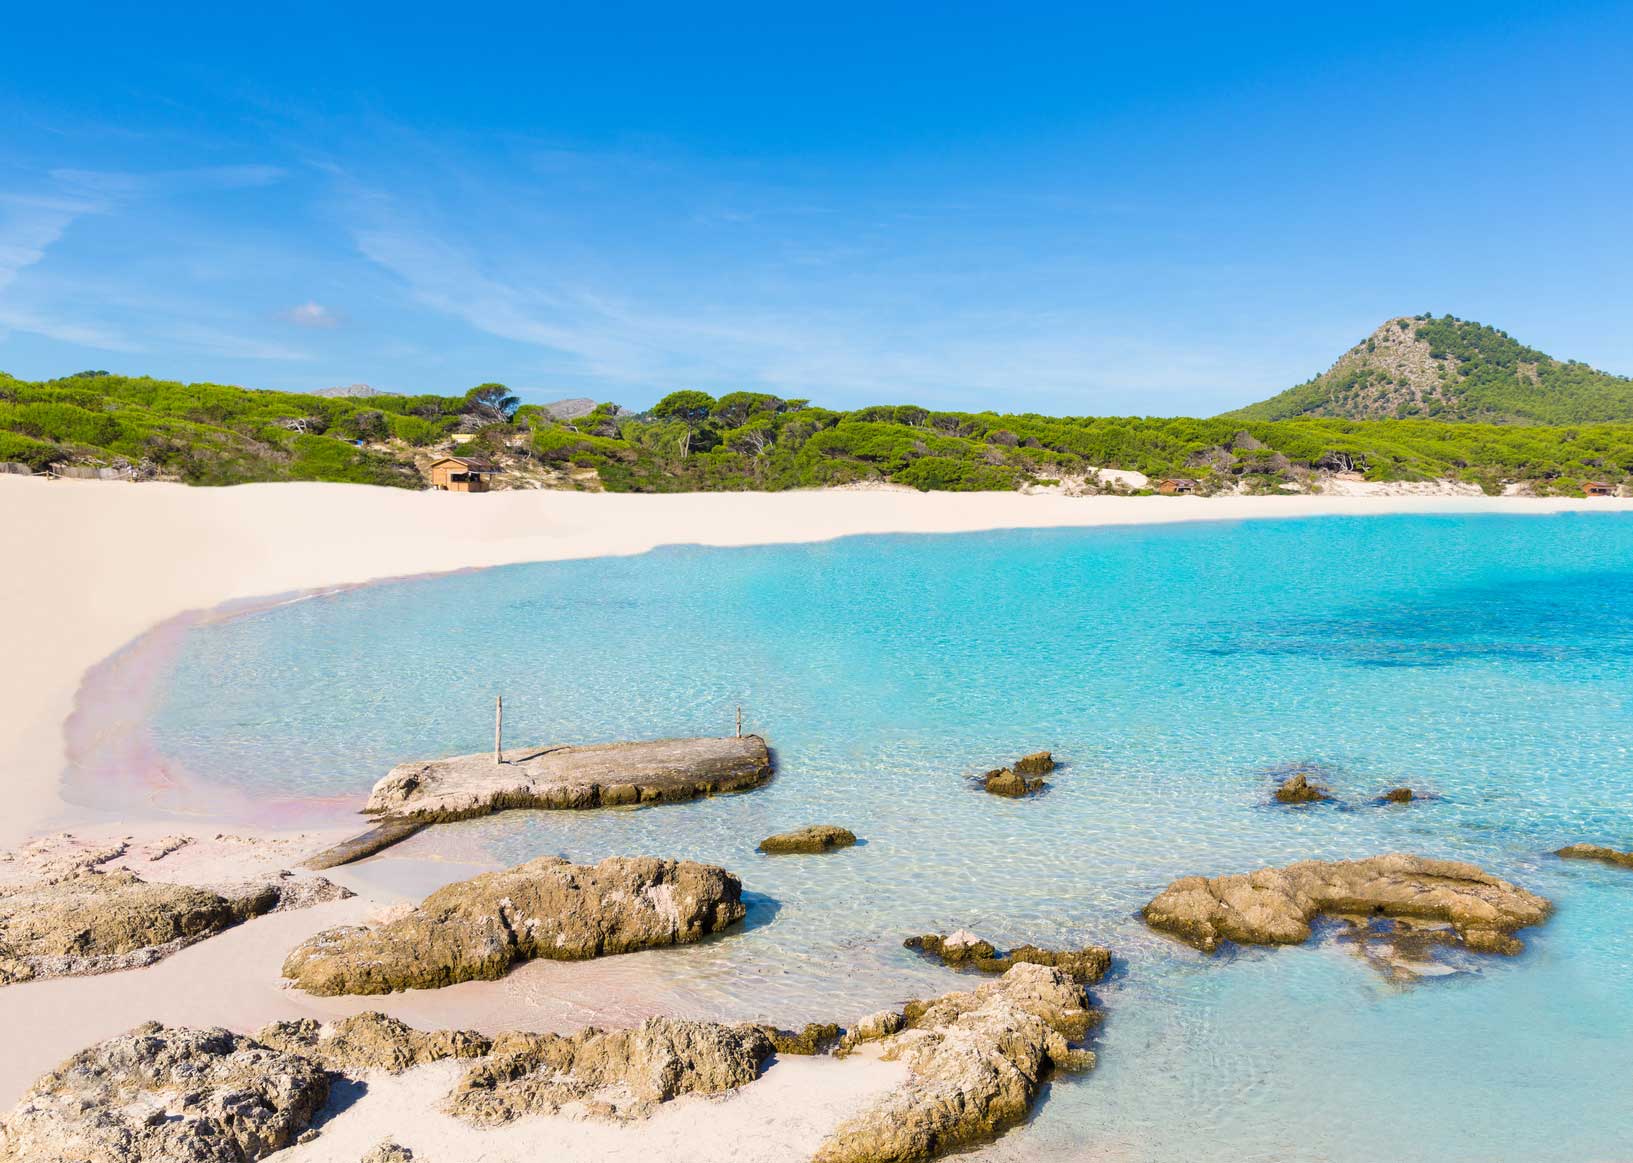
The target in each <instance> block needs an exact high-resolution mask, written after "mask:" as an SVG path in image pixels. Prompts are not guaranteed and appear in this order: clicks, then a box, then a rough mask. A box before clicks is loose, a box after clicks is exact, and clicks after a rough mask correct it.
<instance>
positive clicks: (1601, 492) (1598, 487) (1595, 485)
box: [1582, 481, 1616, 497]
mask: <svg viewBox="0 0 1633 1163" xmlns="http://www.w3.org/2000/svg"><path fill="white" fill-rule="evenodd" d="M1582 495H1583V496H1587V497H1614V496H1615V495H1616V489H1615V487H1614V486H1612V485H1607V484H1606V483H1605V482H1604V481H1583V482H1582Z"/></svg>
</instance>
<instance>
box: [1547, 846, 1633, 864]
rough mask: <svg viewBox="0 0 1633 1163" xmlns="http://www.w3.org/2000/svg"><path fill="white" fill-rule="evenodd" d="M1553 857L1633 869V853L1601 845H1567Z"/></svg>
mask: <svg viewBox="0 0 1633 1163" xmlns="http://www.w3.org/2000/svg"><path fill="white" fill-rule="evenodd" d="M1554 855H1555V856H1558V857H1560V858H1562V859H1565V860H1598V861H1600V862H1602V863H1604V864H1617V865H1620V866H1621V867H1623V868H1633V852H1621V851H1618V850H1617V849H1615V848H1607V847H1605V845H1603V844H1567V845H1565V847H1563V848H1561V849H1559V850H1558V851H1557V852H1555V853H1554Z"/></svg>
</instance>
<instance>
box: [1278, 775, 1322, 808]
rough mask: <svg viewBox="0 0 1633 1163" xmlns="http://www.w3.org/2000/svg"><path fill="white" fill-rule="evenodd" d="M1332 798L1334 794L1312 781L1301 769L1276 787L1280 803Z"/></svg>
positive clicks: (1301, 802)
mask: <svg viewBox="0 0 1633 1163" xmlns="http://www.w3.org/2000/svg"><path fill="white" fill-rule="evenodd" d="M1330 799H1332V795H1331V794H1330V793H1329V792H1328V791H1327V789H1326V788H1324V787H1318V786H1316V785H1315V784H1313V783H1311V782H1310V781H1309V779H1308V778H1307V777H1306V776H1305V774H1304V773H1303V772H1302V771H1301V772H1298V773H1297V774H1296V775H1290V776H1288V777H1287V779H1286V780H1285V781H1284V782H1283V783H1282V785H1281V786H1280V787H1278V788H1277V789H1276V802H1277V803H1279V804H1317V803H1321V802H1322V801H1324V800H1330Z"/></svg>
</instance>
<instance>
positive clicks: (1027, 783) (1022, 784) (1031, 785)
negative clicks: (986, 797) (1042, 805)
mask: <svg viewBox="0 0 1633 1163" xmlns="http://www.w3.org/2000/svg"><path fill="white" fill-rule="evenodd" d="M981 786H982V788H984V789H985V790H986V791H987V792H988V794H990V795H995V796H1007V797H1008V798H1009V799H1012V800H1018V799H1021V798H1023V797H1025V796H1030V795H1036V794H1037V793H1038V792H1040V791H1042V790H1043V789H1044V788H1045V787H1047V786H1049V785H1048V784H1046V783H1044V782H1043V780H1041V779H1027V778H1026V777H1025V776H1024V775H1022V774H1020V772H1018V771H1016V770H1014V769H1013V768H1009V767H1000V768H998V769H997V770H995V771H989V772H987V773H986V775H984V776H982V777H981Z"/></svg>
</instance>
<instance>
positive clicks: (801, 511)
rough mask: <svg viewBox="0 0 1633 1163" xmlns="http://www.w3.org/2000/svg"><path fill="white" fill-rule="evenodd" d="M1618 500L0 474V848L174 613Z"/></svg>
mask: <svg viewBox="0 0 1633 1163" xmlns="http://www.w3.org/2000/svg"><path fill="white" fill-rule="evenodd" d="M1629 507H1633V501H1625V500H1613V499H1604V500H1594V501H1566V500H1549V501H1542V500H1533V499H1525V498H1484V497H1304V496H1300V497H1230V498H1209V499H1202V498H1190V497H1187V498H1164V497H1131V498H1119V497H1062V496H1023V495H1019V494H1014V493H974V494H969V493H963V494H960V493H915V492H909V491H899V490H833V491H827V492H795V493H782V494H765V493H695V494H681V495H672V496H627V495H624V496H620V495H607V494H587V493H557V492H508V493H492V494H486V495H481V496H466V495H455V494H449V493H409V492H402V491H398V490H394V489H376V488H368V487H365V486H354V485H326V484H274V485H245V486H240V487H237V488H230V489H193V488H187V487H185V486H181V485H162V484H144V485H127V484H120V483H111V482H108V483H103V482H89V481H86V482H70V481H54V482H51V481H41V480H31V479H28V478H22V477H0V537H3V538H4V542H5V544H6V545H7V546H8V547H14V549H13V552H12V553H11V554H8V557H9V559H10V560H9V562H8V568H7V569H5V570H4V571H0V602H3V604H4V608H5V609H6V610H7V611H8V612H10V614H11V617H10V619H9V624H8V628H7V631H8V641H7V649H6V652H5V662H6V665H5V666H4V667H3V668H0V700H3V702H0V705H4V706H5V707H6V708H7V714H6V716H5V717H4V721H3V723H0V779H3V781H4V788H5V795H6V804H7V808H8V810H7V812H5V813H3V814H0V844H12V843H15V842H17V841H18V840H19V839H21V838H23V837H24V836H26V835H30V834H33V833H36V832H38V831H40V830H42V829H43V828H45V827H48V826H50V825H52V824H53V823H58V822H74V817H75V815H76V814H77V813H74V812H71V811H70V810H69V809H68V808H67V807H66V805H64V804H63V803H62V801H61V799H60V798H59V796H58V794H57V781H58V777H59V774H60V772H61V770H62V767H63V759H64V756H63V744H62V724H63V722H64V720H65V719H66V718H67V716H68V714H69V713H70V711H71V710H72V708H73V704H74V699H75V695H76V692H77V691H78V689H79V686H80V682H81V679H82V676H83V675H84V674H85V672H86V671H87V670H88V669H89V668H90V667H91V666H93V665H94V664H96V663H97V662H99V661H101V660H102V659H104V658H106V657H107V656H108V655H110V654H112V653H113V652H115V651H117V650H118V649H119V648H120V647H122V646H124V645H125V644H126V643H128V642H130V641H131V640H132V639H134V638H135V637H137V636H138V635H140V634H141V633H142V632H143V631H145V630H147V629H149V628H150V627H152V626H154V625H156V624H158V623H159V622H161V621H163V620H165V619H167V618H170V617H173V616H175V615H177V614H179V613H182V612H184V611H188V610H202V609H208V608H210V607H213V606H217V605H220V604H222V603H224V602H231V601H236V600H244V599H249V598H259V597H265V596H267V595H274V594H280V593H294V592H298V591H303V590H310V589H317V588H323V587H328V586H339V585H346V584H352V583H359V582H365V581H369V580H372V579H377V578H385V577H394V576H401V575H408V574H417V573H428V572H436V571H445V570H455V569H463V568H471V567H478V566H489V565H500V564H508V563H513V562H522V561H543V560H553V559H562V558H572V557H594V556H602V555H609V554H627V553H640V552H643V551H645V550H648V549H651V548H653V547H654V546H658V545H665V544H677V543H697V544H705V545H750V544H768V543H776V542H793V541H815V540H823V539H826V538H832V537H841V536H845V535H849V534H860V533H951V532H967V531H975V530H983V529H1002V528H1044V527H1064V526H1093V525H1129V524H1145V523H1163V522H1172V521H1194V520H1237V519H1244V518H1258V517H1304V516H1316V515H1322V514H1366V513H1444V512H1463V513H1467V512H1507V513H1547V512H1558V511H1562V510H1566V509H1576V508H1591V509H1594V510H1606V509H1617V510H1626V509H1628V508H1629Z"/></svg>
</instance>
